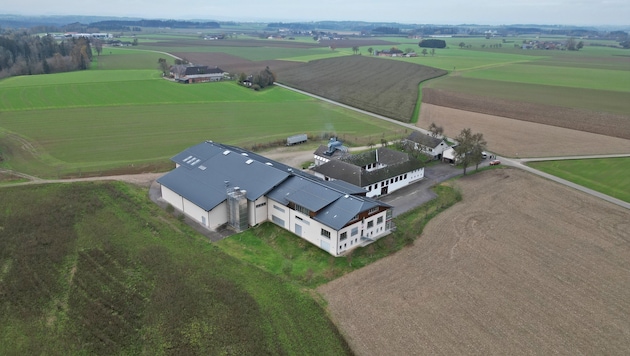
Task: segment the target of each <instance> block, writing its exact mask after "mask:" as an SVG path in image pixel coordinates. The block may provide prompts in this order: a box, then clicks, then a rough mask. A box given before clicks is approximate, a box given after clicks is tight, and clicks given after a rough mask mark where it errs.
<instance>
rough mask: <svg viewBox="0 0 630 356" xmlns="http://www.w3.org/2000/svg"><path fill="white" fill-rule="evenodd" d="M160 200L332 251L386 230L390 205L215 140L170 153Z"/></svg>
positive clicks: (205, 217)
mask: <svg viewBox="0 0 630 356" xmlns="http://www.w3.org/2000/svg"><path fill="white" fill-rule="evenodd" d="M172 160H173V161H174V162H175V165H176V168H175V169H174V170H173V171H171V172H169V173H167V174H165V175H164V176H162V177H160V178H159V179H158V180H157V182H158V183H159V184H160V188H161V193H162V199H164V200H165V201H166V202H168V203H169V204H171V205H172V206H173V207H175V208H176V209H178V210H179V211H181V212H183V213H184V214H186V215H188V216H189V217H190V218H192V219H193V220H195V221H197V222H198V223H200V224H201V225H203V226H205V227H206V228H208V229H217V228H218V227H220V226H224V225H229V226H231V227H232V228H234V229H235V230H237V231H240V230H242V229H246V228H248V227H250V226H255V225H257V224H260V223H262V222H265V221H271V222H273V223H274V224H276V225H279V226H281V227H283V228H284V229H286V230H289V231H291V232H292V233H294V234H295V235H297V236H299V237H300V238H303V239H305V240H307V241H308V242H310V243H312V244H314V245H316V246H318V247H319V248H321V249H323V250H325V251H326V252H328V253H330V254H331V255H333V256H340V255H343V254H344V253H345V252H347V251H349V250H350V249H353V248H355V247H358V246H364V245H367V244H369V243H371V242H373V241H375V240H377V239H379V238H381V237H383V236H386V235H388V234H389V233H390V232H391V230H392V228H393V226H392V216H393V215H392V207H391V206H389V205H387V204H385V203H382V202H380V201H378V200H375V199H372V198H369V197H366V196H365V190H364V189H361V188H360V187H357V186H354V185H352V184H349V183H346V182H342V181H324V180H321V179H319V178H317V177H315V176H313V175H311V174H308V173H305V172H302V171H300V170H294V169H293V168H291V167H289V166H287V165H284V164H282V163H279V162H276V161H273V160H270V159H267V158H265V157H263V156H260V155H258V154H255V153H253V152H250V151H247V150H244V149H242V148H239V147H235V146H228V145H223V144H219V143H214V142H211V141H206V142H203V143H200V144H198V145H196V146H193V147H190V148H188V149H186V150H184V151H183V152H181V153H179V154H178V155H176V156H175V157H173V158H172Z"/></svg>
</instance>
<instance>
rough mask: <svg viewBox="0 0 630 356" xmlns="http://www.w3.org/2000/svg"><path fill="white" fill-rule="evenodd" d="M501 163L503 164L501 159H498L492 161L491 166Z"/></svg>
mask: <svg viewBox="0 0 630 356" xmlns="http://www.w3.org/2000/svg"><path fill="white" fill-rule="evenodd" d="M500 164H501V161H499V160H498V159H495V160H492V161H490V165H491V166H498V165H500Z"/></svg>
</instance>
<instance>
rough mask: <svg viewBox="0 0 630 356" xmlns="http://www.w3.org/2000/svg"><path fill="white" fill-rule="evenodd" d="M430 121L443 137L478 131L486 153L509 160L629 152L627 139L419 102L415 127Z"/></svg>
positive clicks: (425, 124) (423, 126)
mask: <svg viewBox="0 0 630 356" xmlns="http://www.w3.org/2000/svg"><path fill="white" fill-rule="evenodd" d="M432 122H435V123H436V124H437V125H438V126H442V127H443V128H444V133H445V135H446V136H447V137H455V136H457V135H458V134H459V132H460V131H461V130H462V129H464V128H467V127H468V128H471V129H472V131H473V132H481V133H483V137H484V138H485V139H486V141H488V150H490V151H492V152H496V153H498V154H501V155H504V156H509V157H555V156H572V155H596V154H614V153H630V140H625V139H621V138H616V137H609V136H604V135H598V134H594V133H589V132H583V131H577V130H571V129H566V128H561V127H557V126H550V125H544V124H540V123H534V122H527V121H522V120H515V119H509V118H505V117H500V116H494V115H488V114H481V113H476V112H470V111H464V110H458V109H452V108H448V107H443V106H437V105H431V104H426V103H423V104H422V106H421V109H420V117H419V119H418V123H417V126H418V127H422V128H425V129H426V128H428V127H429V125H430V124H431V123H432ZM627 126H630V125H627Z"/></svg>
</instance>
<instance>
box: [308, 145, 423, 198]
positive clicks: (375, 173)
mask: <svg viewBox="0 0 630 356" xmlns="http://www.w3.org/2000/svg"><path fill="white" fill-rule="evenodd" d="M312 170H313V172H314V174H315V176H316V177H319V178H322V179H324V180H342V181H345V182H348V183H351V184H354V185H356V186H359V187H361V188H363V189H364V190H365V191H366V192H367V194H366V195H367V196H368V197H378V196H381V195H385V194H388V193H392V192H394V191H396V190H398V189H400V188H403V187H406V186H407V185H409V184H411V183H414V182H416V181H418V180H420V179H422V178H424V163H422V161H420V160H417V159H415V158H413V157H411V156H410V155H409V154H407V153H404V152H399V151H394V150H390V149H389V148H385V147H382V148H378V149H376V150H373V151H369V152H364V153H360V154H356V155H346V156H344V157H341V158H339V159H331V160H329V161H327V162H326V163H323V164H320V165H315V167H313V168H312Z"/></svg>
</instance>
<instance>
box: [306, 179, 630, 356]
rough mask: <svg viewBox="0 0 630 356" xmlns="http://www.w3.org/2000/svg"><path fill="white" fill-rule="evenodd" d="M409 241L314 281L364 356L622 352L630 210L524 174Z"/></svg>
mask: <svg viewBox="0 0 630 356" xmlns="http://www.w3.org/2000/svg"><path fill="white" fill-rule="evenodd" d="M455 184H456V185H457V186H458V187H459V188H460V189H461V190H462V194H463V200H462V202H460V203H458V204H456V205H454V206H453V207H451V208H449V209H448V210H447V211H445V212H443V213H441V214H440V215H438V216H437V217H436V218H434V219H433V220H431V221H430V222H429V223H428V224H427V225H426V227H425V229H424V231H423V233H422V235H421V236H420V237H419V238H418V239H417V240H416V241H415V243H414V244H413V246H410V247H408V248H406V249H403V250H402V251H399V252H398V253H396V254H394V255H393V256H390V257H387V258H385V259H382V260H380V261H378V262H376V263H373V264H371V265H369V266H366V267H364V268H362V269H360V270H358V271H355V272H352V273H350V274H348V275H345V276H343V277H341V278H339V279H337V280H335V281H332V282H330V283H328V284H326V285H324V286H321V287H320V288H318V291H319V292H320V293H321V294H322V295H323V297H324V298H325V299H326V301H327V302H328V310H329V312H330V314H331V316H332V318H333V320H334V321H335V323H336V324H337V325H338V326H339V328H340V330H341V332H342V333H343V334H344V335H345V337H346V338H347V340H348V342H349V344H350V346H351V347H352V349H353V351H355V352H356V353H357V354H359V355H385V354H388V355H427V354H460V355H462V354H465V355H506V354H507V355H529V354H544V355H550V354H564V355H580V354H581V355H584V354H586V355H595V354H607V355H625V354H627V351H628V345H630V274H629V273H628V269H630V264H629V261H630V212H629V211H628V210H626V209H624V208H621V207H618V206H615V205H612V204H609V203H606V202H604V201H601V200H599V199H597V198H594V197H591V196H589V195H586V194H583V193H581V192H578V191H575V190H573V189H570V188H567V187H564V186H561V185H559V184H556V183H553V182H551V181H547V180H545V179H542V178H539V177H536V176H534V175H530V174H528V173H526V172H523V171H520V170H517V169H495V170H489V171H485V172H482V173H479V174H474V175H471V176H468V177H465V178H462V179H460V180H458V181H457V182H456V183H455Z"/></svg>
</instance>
